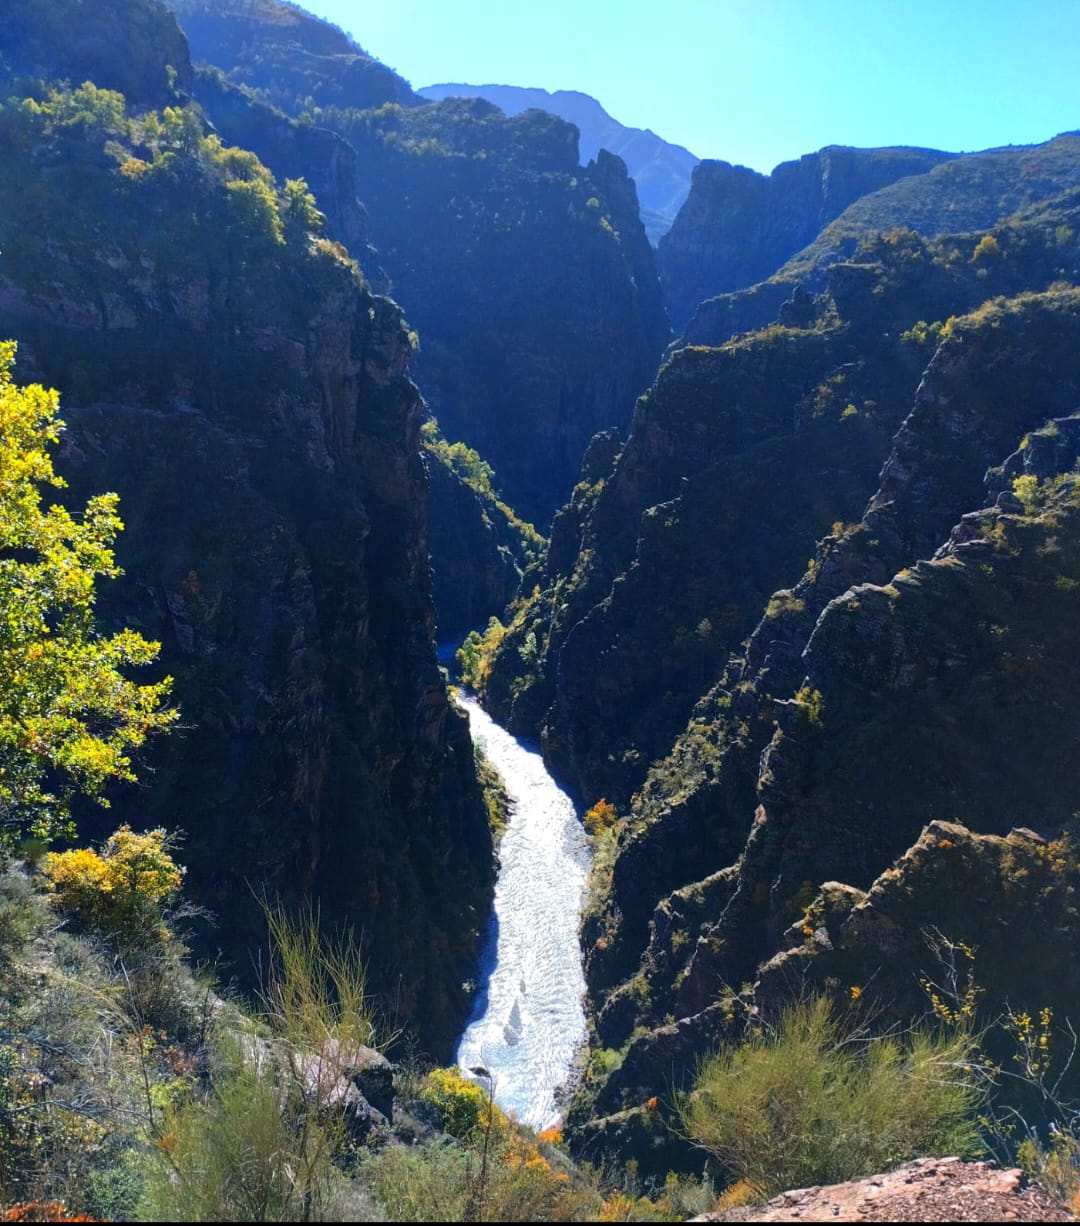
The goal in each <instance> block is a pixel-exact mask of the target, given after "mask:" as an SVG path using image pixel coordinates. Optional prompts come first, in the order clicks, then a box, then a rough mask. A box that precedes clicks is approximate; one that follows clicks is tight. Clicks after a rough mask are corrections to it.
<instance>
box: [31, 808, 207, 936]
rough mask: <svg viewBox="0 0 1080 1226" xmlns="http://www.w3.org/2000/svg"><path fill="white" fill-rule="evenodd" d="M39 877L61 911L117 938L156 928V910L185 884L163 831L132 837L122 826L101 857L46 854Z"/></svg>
mask: <svg viewBox="0 0 1080 1226" xmlns="http://www.w3.org/2000/svg"><path fill="white" fill-rule="evenodd" d="M42 871H43V872H44V874H45V878H46V881H47V883H48V886H49V889H50V890H51V891H52V893H53V896H54V897H55V899H56V904H57V906H58V907H59V908H60V909H61V910H62V911H66V912H68V913H69V914H70V915H73V916H75V917H76V918H77V919H79V920H80V921H81V922H82V923H84V924H86V925H87V926H88V927H90V928H97V929H100V930H102V931H106V932H110V933H112V934H114V935H120V936H134V935H136V934H137V933H140V932H144V931H146V930H147V929H148V928H156V927H157V926H158V925H159V924H160V920H161V908H162V907H163V906H164V905H165V903H167V902H168V900H169V899H170V898H171V897H172V896H173V895H174V894H175V893H176V892H177V891H178V890H179V889H180V886H181V884H182V883H183V879H184V869H183V868H181V867H180V866H179V865H178V864H177V863H176V861H175V860H174V859H173V858H172V856H171V855H170V836H169V835H168V834H167V833H166V831H164V830H162V829H160V828H158V829H156V830H148V831H146V833H145V834H136V833H135V831H134V830H132V829H131V827H130V826H126V825H125V826H121V827H120V828H119V830H117V831H116V832H115V833H114V834H112V835H110V837H109V838H108V839H107V840H106V842H105V845H104V847H103V848H102V849H101V852H100V853H99V852H96V851H93V850H92V849H91V848H89V847H79V848H76V849H75V850H73V851H62V852H50V853H49V854H48V855H47V856H46V857H45V858H44V860H43V862H42Z"/></svg>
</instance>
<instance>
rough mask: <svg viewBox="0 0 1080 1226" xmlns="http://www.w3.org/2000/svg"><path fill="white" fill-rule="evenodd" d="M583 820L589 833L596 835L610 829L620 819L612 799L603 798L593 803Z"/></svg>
mask: <svg viewBox="0 0 1080 1226" xmlns="http://www.w3.org/2000/svg"><path fill="white" fill-rule="evenodd" d="M582 820H583V821H584V823H585V829H586V830H587V831H588V832H589V834H591V835H594V836H595V835H598V834H600V833H601V831H604V830H610V829H611V827H612V826H614V825H615V823H616V822H617V821H618V820H619V815H618V813H617V812H616V810H615V806H614V805H613V804H611V803H610V801H607V800H604V799H601V800H598V801H597V802H596V804H594V805H593V807H592V808H591V809H590V810H589V811H588V812H587V813H586V814H585V816H584V818H583V819H582Z"/></svg>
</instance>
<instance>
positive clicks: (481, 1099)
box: [420, 1068, 507, 1142]
mask: <svg viewBox="0 0 1080 1226" xmlns="http://www.w3.org/2000/svg"><path fill="white" fill-rule="evenodd" d="M420 1097H421V1098H422V1099H423V1100H424V1101H425V1102H429V1103H431V1105H432V1106H433V1107H436V1108H437V1109H438V1110H439V1112H440V1114H441V1115H442V1119H443V1130H444V1131H445V1132H448V1133H449V1134H450V1135H451V1136H452V1137H457V1138H458V1140H460V1141H473V1142H475V1141H479V1140H481V1139H482V1138H483V1134H484V1132H485V1131H486V1130H487V1128H488V1125H489V1122H490V1125H491V1127H492V1128H493V1129H494V1130H496V1131H498V1132H500V1133H502V1132H505V1130H506V1127H507V1121H506V1116H505V1115H503V1113H502V1112H501V1111H500V1110H499V1108H498V1107H496V1106H495V1105H494V1103H490V1102H489V1099H488V1093H487V1091H486V1090H485V1089H484V1087H483V1086H481V1085H480V1084H479V1083H478V1082H475V1081H471V1080H470V1079H469V1078H468V1077H466V1076H465V1075H464V1074H463V1073H462V1072H461V1070H460V1069H457V1068H437V1069H432V1071H431V1072H430V1073H429V1074H428V1075H427V1077H426V1079H425V1080H424V1083H423V1085H422V1086H421V1087H420Z"/></svg>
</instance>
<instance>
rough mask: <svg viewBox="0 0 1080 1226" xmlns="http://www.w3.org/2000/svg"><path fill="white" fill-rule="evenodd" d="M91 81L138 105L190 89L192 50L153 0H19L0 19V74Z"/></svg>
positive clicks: (162, 102) (172, 99) (166, 101)
mask: <svg viewBox="0 0 1080 1226" xmlns="http://www.w3.org/2000/svg"><path fill="white" fill-rule="evenodd" d="M7 74H14V75H20V76H22V75H25V76H36V77H41V78H43V79H45V80H67V81H70V82H72V84H74V85H81V84H82V82H83V81H93V82H94V84H95V85H97V86H98V87H99V88H101V89H115V90H119V92H120V93H122V94H123V95H124V96H125V97H126V98H127V100H128V102H129V104H130V105H131V106H133V107H136V108H139V109H145V108H147V107H160V106H171V105H174V104H175V103H177V102H182V101H183V100H184V99H185V98H186V97H187V96H189V95H190V92H191V86H192V70H191V56H190V54H189V52H188V44H187V41H186V40H185V38H184V36H183V34H182V33H181V32H180V30H179V28H178V26H177V24H176V18H175V17H173V15H172V14H171V13H170V12H169V11H168V9H166V8H165V7H164V6H163V5H161V4H159V3H158V0H122V3H120V4H116V3H114V2H113V0H23V2H21V3H19V4H17V5H14V6H12V8H11V11H10V12H7V13H5V14H4V20H3V22H2V23H0V75H7Z"/></svg>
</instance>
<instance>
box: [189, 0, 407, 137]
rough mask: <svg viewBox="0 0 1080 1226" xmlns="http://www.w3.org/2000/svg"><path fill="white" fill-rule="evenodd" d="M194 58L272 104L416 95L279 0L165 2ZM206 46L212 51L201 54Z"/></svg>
mask: <svg viewBox="0 0 1080 1226" xmlns="http://www.w3.org/2000/svg"><path fill="white" fill-rule="evenodd" d="M167 7H168V8H170V9H172V11H173V12H174V13H175V14H176V15H177V17H178V18H179V20H180V26H181V28H182V29H183V31H184V34H185V35H186V37H187V39H188V41H189V42H190V44H191V47H192V51H193V55H194V58H195V59H196V60H203V61H206V62H209V63H211V64H216V65H217V66H218V67H220V68H225V69H227V71H228V74H229V77H230V79H231V80H232V82H233V83H234V84H237V85H246V86H250V87H252V88H253V89H255V90H257V91H258V92H259V94H260V95H261V96H262V97H263V98H265V99H266V100H267V101H269V102H272V103H273V104H274V105H275V106H280V107H281V108H282V109H283V110H285V111H286V112H287V113H290V114H292V113H294V106H293V104H294V103H295V101H296V100H297V99H303V100H305V101H306V102H307V103H308V104H309V105H310V107H328V106H335V107H355V108H358V109H360V110H363V109H366V108H367V107H377V106H383V105H384V104H385V103H387V102H395V103H400V104H402V105H404V106H411V105H415V104H417V103H418V102H419V101H420V99H419V98H417V96H416V95H415V94H414V93H413V91H412V89H411V88H410V87H409V83H408V82H407V81H405V80H403V79H402V78H401V77H399V76H398V74H397V73H396V72H394V71H393V70H392V69H390V68H387V67H386V65H385V64H381V63H380V62H379V61H378V60H376V59H374V58H373V57H372V56H370V55H368V54H367V52H365V51H364V50H363V49H362V48H360V47H358V46H357V45H356V43H355V42H354V41H353V40H352V39H351V38H350V37H349V36H348V35H347V34H346V33H345V32H344V31H343V30H341V29H339V28H338V27H337V26H335V25H332V24H331V23H330V22H328V21H323V20H321V19H320V18H318V17H314V16H312V14H310V13H307V12H305V11H304V10H303V9H302V8H300V7H299V6H298V5H295V4H288V3H279V2H278V0H265V2H263V3H260V4H257V5H252V4H250V3H248V2H247V0H169V2H168V6H167ZM209 48H213V49H214V51H215V54H214V55H208V54H207V51H208V49H209Z"/></svg>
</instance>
